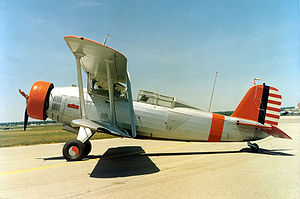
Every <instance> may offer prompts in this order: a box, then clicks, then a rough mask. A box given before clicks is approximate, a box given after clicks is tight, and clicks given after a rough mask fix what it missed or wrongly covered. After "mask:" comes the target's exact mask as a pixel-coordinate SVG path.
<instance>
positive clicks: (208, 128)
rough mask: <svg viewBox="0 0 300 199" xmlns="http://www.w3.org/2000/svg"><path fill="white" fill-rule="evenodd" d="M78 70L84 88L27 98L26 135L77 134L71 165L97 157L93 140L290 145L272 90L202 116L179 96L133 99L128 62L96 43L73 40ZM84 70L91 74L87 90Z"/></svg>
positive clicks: (41, 89)
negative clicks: (38, 123) (47, 124)
mask: <svg viewBox="0 0 300 199" xmlns="http://www.w3.org/2000/svg"><path fill="white" fill-rule="evenodd" d="M64 40H65V41H66V43H67V45H68V47H69V48H70V50H71V52H72V53H73V55H74V57H75V60H76V66H77V79H78V87H60V88H56V87H54V85H53V83H50V82H45V81H37V82H35V83H34V84H33V86H32V88H31V90H30V93H29V95H27V94H25V93H24V92H23V91H22V90H19V92H20V93H21V94H22V95H23V96H24V97H25V99H26V110H25V116H24V131H25V130H26V126H27V122H28V117H31V118H34V119H38V120H46V119H47V118H50V119H52V120H54V121H57V122H59V123H62V124H63V129H64V130H66V131H69V132H73V133H76V134H77V139H76V140H70V141H68V142H66V143H65V144H64V146H63V149H62V153H63V156H64V158H65V159H66V160H67V161H78V160H82V159H83V158H85V157H86V156H87V155H88V154H89V153H90V152H91V148H92V146H91V142H90V141H89V139H90V138H91V137H92V136H93V135H94V134H95V133H99V132H100V133H107V134H112V135H116V136H119V137H127V138H134V139H156V140H178V141H199V142H247V143H248V146H249V147H250V148H251V151H253V152H257V151H258V150H259V146H258V145H257V144H256V143H253V142H252V141H256V140H260V139H263V138H266V137H268V136H269V135H272V136H273V137H278V138H288V139H292V138H291V137H289V136H288V135H287V134H286V133H284V132H283V131H282V130H280V129H279V128H278V127H277V125H278V120H279V117H280V105H281V94H280V92H279V91H278V90H277V89H276V88H274V87H271V86H267V85H266V84H263V85H254V86H253V87H251V88H250V89H249V90H248V92H247V93H246V95H245V96H244V98H243V99H242V101H241V102H240V104H239V105H238V106H237V108H236V109H235V111H234V112H233V114H232V115H231V116H224V115H220V114H217V113H210V112H205V111H202V110H200V109H198V108H196V107H193V106H191V105H189V104H187V103H185V102H183V101H181V100H179V99H177V98H175V97H170V96H165V95H161V94H159V93H155V92H151V91H146V90H140V91H139V93H138V99H137V100H136V101H134V100H133V99H132V91H131V81H130V76H129V73H128V71H127V58H126V57H125V56H124V55H123V54H122V53H120V52H118V51H116V50H114V49H112V48H110V47H108V46H106V45H103V44H100V43H98V42H96V41H93V40H90V39H87V38H84V37H80V36H65V37H64ZM82 70H83V71H84V72H85V73H86V75H87V88H83V82H82V81H83V80H82Z"/></svg>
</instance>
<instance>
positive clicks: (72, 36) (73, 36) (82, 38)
mask: <svg viewBox="0 0 300 199" xmlns="http://www.w3.org/2000/svg"><path fill="white" fill-rule="evenodd" d="M68 37H71V38H78V39H81V40H87V41H90V42H93V43H95V44H99V45H100V46H105V45H103V44H101V43H99V42H97V41H94V40H91V39H87V38H84V37H80V36H75V35H67V36H65V37H64V38H65V41H66V38H68ZM66 42H67V41H66ZM67 43H68V42H67ZM105 47H106V48H109V49H110V50H113V51H115V52H116V53H119V54H120V55H123V54H122V53H120V52H119V51H117V50H115V49H113V48H111V47H108V46H105ZM123 56H124V57H125V55H123Z"/></svg>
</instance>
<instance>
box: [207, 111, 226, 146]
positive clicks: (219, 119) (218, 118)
mask: <svg viewBox="0 0 300 199" xmlns="http://www.w3.org/2000/svg"><path fill="white" fill-rule="evenodd" d="M224 120H225V116H224V115H219V114H215V113H213V117H212V121H211V126H210V132H209V137H208V142H220V140H221V137H222V132H223V127H224Z"/></svg>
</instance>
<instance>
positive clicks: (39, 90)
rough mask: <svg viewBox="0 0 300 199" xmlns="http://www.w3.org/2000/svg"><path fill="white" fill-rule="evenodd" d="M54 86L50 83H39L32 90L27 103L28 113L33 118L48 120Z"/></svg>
mask: <svg viewBox="0 0 300 199" xmlns="http://www.w3.org/2000/svg"><path fill="white" fill-rule="evenodd" d="M53 88H54V85H53V84H52V83H50V82H44V81H37V82H35V83H34V84H33V85H32V87H31V90H30V93H29V97H28V101H27V113H28V115H29V116H30V117H31V118H34V119H39V120H46V119H47V114H46V110H47V109H48V108H49V95H50V92H51V90H52V89H53Z"/></svg>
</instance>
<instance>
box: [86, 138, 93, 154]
mask: <svg viewBox="0 0 300 199" xmlns="http://www.w3.org/2000/svg"><path fill="white" fill-rule="evenodd" d="M91 150H92V144H91V142H90V141H89V140H87V141H86V142H85V143H84V154H85V155H84V156H87V155H88V154H89V153H90V152H91Z"/></svg>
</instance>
